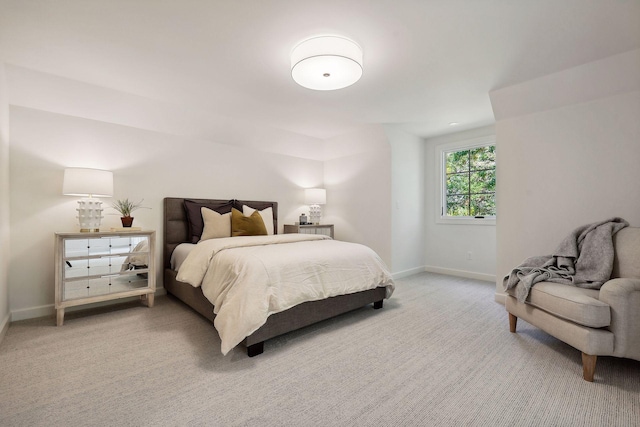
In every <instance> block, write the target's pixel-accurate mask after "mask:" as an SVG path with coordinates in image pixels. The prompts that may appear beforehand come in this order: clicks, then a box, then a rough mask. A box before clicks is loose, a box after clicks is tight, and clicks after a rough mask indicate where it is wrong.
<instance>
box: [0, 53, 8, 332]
mask: <svg viewBox="0 0 640 427" xmlns="http://www.w3.org/2000/svg"><path fill="white" fill-rule="evenodd" d="M9 248H10V246H9V103H8V94H7V85H6V79H5V69H4V64H3V63H2V62H0V341H2V337H3V336H4V333H5V332H6V329H7V328H8V327H9V321H10V312H9V254H10V250H9Z"/></svg>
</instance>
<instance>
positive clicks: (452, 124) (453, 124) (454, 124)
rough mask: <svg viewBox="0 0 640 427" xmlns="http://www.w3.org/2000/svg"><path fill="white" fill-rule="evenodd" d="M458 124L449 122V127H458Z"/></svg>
mask: <svg viewBox="0 0 640 427" xmlns="http://www.w3.org/2000/svg"><path fill="white" fill-rule="evenodd" d="M459 124H460V123H458V122H450V123H449V126H458V125H459Z"/></svg>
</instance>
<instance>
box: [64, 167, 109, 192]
mask: <svg viewBox="0 0 640 427" xmlns="http://www.w3.org/2000/svg"><path fill="white" fill-rule="evenodd" d="M62 194H64V195H65V196H81V197H82V196H95V197H111V196H113V172H111V171H105V170H100V169H85V168H69V169H65V170H64V180H63V182H62Z"/></svg>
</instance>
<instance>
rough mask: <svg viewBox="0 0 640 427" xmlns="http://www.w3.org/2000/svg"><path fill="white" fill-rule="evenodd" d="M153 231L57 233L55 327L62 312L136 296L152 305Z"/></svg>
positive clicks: (61, 319)
mask: <svg viewBox="0 0 640 427" xmlns="http://www.w3.org/2000/svg"><path fill="white" fill-rule="evenodd" d="M154 261H155V231H135V232H95V233H56V243H55V269H56V273H55V274H56V279H55V283H56V289H55V296H56V304H55V306H56V311H57V324H58V326H60V325H62V324H63V323H64V311H65V308H67V307H73V306H77V305H83V304H91V303H95V302H101V301H108V300H113V299H118V298H127V297H132V296H139V297H140V298H141V300H142V301H143V302H144V303H145V304H146V305H148V306H149V307H152V306H153V298H154V292H155V289H156V284H155V267H154Z"/></svg>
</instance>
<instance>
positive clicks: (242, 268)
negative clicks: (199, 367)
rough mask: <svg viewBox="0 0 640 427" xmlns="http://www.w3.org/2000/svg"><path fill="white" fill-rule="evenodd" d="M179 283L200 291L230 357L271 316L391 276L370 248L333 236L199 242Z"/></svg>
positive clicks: (388, 283)
mask: <svg viewBox="0 0 640 427" xmlns="http://www.w3.org/2000/svg"><path fill="white" fill-rule="evenodd" d="M177 279H178V280H179V281H181V282H185V283H189V284H190V285H192V286H194V287H198V286H202V291H203V293H204V295H205V296H206V297H207V298H208V299H209V301H211V303H212V304H213V305H214V307H215V308H214V312H215V313H216V318H215V320H214V325H215V327H216V329H217V330H218V333H219V334H220V339H221V340H222V346H221V350H222V353H223V354H227V353H228V352H229V351H230V350H231V349H232V348H233V347H235V346H236V345H238V344H239V343H240V342H241V341H242V340H244V338H245V337H247V336H249V335H251V334H252V333H253V332H255V331H256V330H257V329H258V328H260V326H262V325H264V323H265V322H266V321H267V318H268V317H269V316H270V315H271V314H273V313H278V312H281V311H284V310H287V309H289V308H291V307H293V306H295V305H298V304H300V303H303V302H306V301H315V300H320V299H325V298H328V297H332V296H337V295H344V294H350V293H355V292H360V291H364V290H367V289H373V288H376V287H378V286H384V287H386V288H387V289H386V298H389V297H390V296H391V294H392V293H393V290H394V284H393V280H392V279H391V274H390V273H389V271H388V270H387V268H386V266H385V265H384V262H383V261H382V260H381V259H380V257H379V256H378V255H377V254H376V253H375V252H374V251H373V250H371V249H370V248H368V247H366V246H363V245H360V244H356V243H347V242H341V241H337V240H332V239H331V238H329V237H327V236H321V235H305V234H282V235H272V236H241V237H227V238H221V239H211V240H205V241H201V242H200V243H198V244H197V245H196V247H195V248H194V249H193V250H192V251H191V252H190V253H189V255H188V256H187V258H186V259H185V261H184V262H183V263H182V265H181V266H180V269H179V270H178V276H177Z"/></svg>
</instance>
